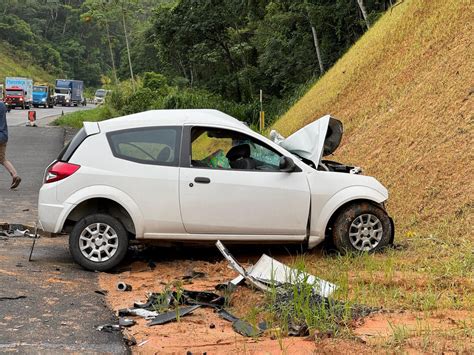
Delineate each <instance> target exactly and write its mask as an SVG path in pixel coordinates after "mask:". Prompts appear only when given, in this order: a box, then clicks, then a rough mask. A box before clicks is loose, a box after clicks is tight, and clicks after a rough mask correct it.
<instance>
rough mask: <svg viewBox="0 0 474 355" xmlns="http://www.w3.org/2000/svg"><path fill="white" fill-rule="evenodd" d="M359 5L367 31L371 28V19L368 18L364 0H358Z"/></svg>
mask: <svg viewBox="0 0 474 355" xmlns="http://www.w3.org/2000/svg"><path fill="white" fill-rule="evenodd" d="M357 4H359V8H360V12H362V17H363V18H364V21H365V25H366V26H367V29H369V28H370V23H369V18H368V16H367V10H366V9H365V5H364V0H357Z"/></svg>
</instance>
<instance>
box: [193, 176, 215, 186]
mask: <svg viewBox="0 0 474 355" xmlns="http://www.w3.org/2000/svg"><path fill="white" fill-rule="evenodd" d="M194 182H195V183H197V184H209V183H210V182H211V179H209V178H207V177H200V176H198V177H196V178H194Z"/></svg>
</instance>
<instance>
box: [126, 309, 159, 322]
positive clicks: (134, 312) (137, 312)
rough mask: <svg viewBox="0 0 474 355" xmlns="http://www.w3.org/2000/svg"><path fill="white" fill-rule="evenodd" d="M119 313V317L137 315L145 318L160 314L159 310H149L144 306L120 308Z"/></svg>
mask: <svg viewBox="0 0 474 355" xmlns="http://www.w3.org/2000/svg"><path fill="white" fill-rule="evenodd" d="M118 315H119V317H126V316H137V317H142V318H145V319H153V318H154V317H156V316H158V312H154V311H149V310H147V309H142V308H124V309H119V311H118Z"/></svg>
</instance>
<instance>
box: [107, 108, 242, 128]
mask: <svg viewBox="0 0 474 355" xmlns="http://www.w3.org/2000/svg"><path fill="white" fill-rule="evenodd" d="M185 124H186V125H193V124H195V125H210V126H218V127H227V128H237V129H244V130H250V128H249V127H247V126H246V125H245V124H244V123H243V122H242V121H239V120H238V119H236V118H234V117H232V116H229V115H227V114H225V113H224V112H221V111H218V110H207V109H187V110H150V111H144V112H140V113H135V114H133V115H128V116H122V117H117V118H112V119H109V120H105V121H101V122H99V127H100V130H101V131H105V132H108V131H116V130H122V129H128V128H138V127H151V126H182V125H185Z"/></svg>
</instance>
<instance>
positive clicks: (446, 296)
mask: <svg viewBox="0 0 474 355" xmlns="http://www.w3.org/2000/svg"><path fill="white" fill-rule="evenodd" d="M473 23H474V16H473V11H472V5H471V2H470V1H469V0H434V1H430V2H429V4H427V3H426V2H425V1H422V0H405V1H404V2H402V3H400V4H399V5H397V6H396V7H395V8H394V9H393V11H388V12H387V13H386V14H385V15H384V16H383V17H382V18H381V19H380V20H379V21H378V22H377V23H376V24H375V25H374V26H373V27H372V28H371V29H370V31H368V32H367V33H366V34H365V35H364V36H363V37H362V38H361V39H360V40H359V41H358V42H357V43H356V44H355V45H354V46H353V47H352V48H351V49H350V51H349V52H348V53H346V55H345V56H344V57H343V58H341V59H340V60H339V61H338V62H337V64H336V65H335V66H334V67H333V68H332V69H331V70H330V71H328V72H327V73H326V75H325V76H324V77H323V78H321V80H319V82H317V83H316V84H315V85H314V86H313V87H312V88H311V90H310V91H309V92H308V93H307V94H306V95H305V96H304V97H303V98H302V99H301V100H300V101H299V102H297V103H296V104H295V105H294V106H293V107H292V108H291V109H290V110H289V111H288V112H287V113H286V114H285V115H283V117H281V119H280V120H279V121H277V122H276V124H275V125H274V128H275V129H277V130H278V131H280V132H281V133H282V134H284V135H288V134H290V133H292V132H294V131H296V130H297V129H299V128H301V127H302V126H304V125H305V124H308V123H309V122H312V121H313V120H314V119H316V118H318V117H320V116H322V115H324V114H326V113H331V114H332V115H334V116H335V117H338V118H340V119H341V120H342V121H343V123H344V126H345V136H344V139H343V142H342V144H341V147H340V148H339V150H338V152H337V154H336V156H335V157H332V158H331V159H334V160H339V161H343V162H348V163H353V164H356V165H360V166H362V167H363V168H364V171H365V173H366V174H369V175H373V176H375V177H376V178H377V179H379V180H380V181H381V182H382V183H383V184H384V185H385V186H387V188H388V189H389V192H390V198H389V203H388V209H389V211H390V213H391V214H392V215H393V217H394V219H395V223H396V229H397V234H396V243H397V244H399V245H401V246H402V248H401V250H389V251H387V252H385V253H383V254H378V255H363V256H360V257H356V258H352V257H320V256H319V255H311V254H308V255H305V257H304V263H305V266H306V268H307V269H308V270H309V271H312V272H314V273H315V274H317V275H319V276H321V277H323V278H326V279H329V280H331V281H334V282H336V283H337V284H339V285H341V286H342V287H341V290H340V291H339V295H340V296H341V297H342V298H345V299H350V300H352V301H355V302H358V303H364V304H369V305H374V306H377V305H380V306H384V307H386V308H391V309H406V310H411V311H422V312H426V313H428V314H429V313H430V312H432V311H441V312H446V313H447V314H449V312H450V311H454V310H463V311H466V312H467V313H468V314H469V316H468V317H467V320H466V323H464V325H460V326H459V329H458V331H457V332H452V331H450V333H443V332H442V331H440V332H435V331H433V330H431V331H430V332H427V333H426V334H425V335H424V338H423V341H424V342H425V345H426V344H428V347H427V349H430V348H431V349H438V350H442V349H443V348H439V346H441V345H440V344H446V342H448V341H449V342H451V343H452V342H454V343H455V349H457V350H460V351H461V350H463V349H465V348H464V346H466V344H467V346H468V345H469V343H470V344H471V349H472V342H473V337H474V331H473V329H474V327H473V325H474V321H473V315H474V228H473V223H474V221H473V218H472V217H473V206H474V183H473V175H474V151H473V143H474V139H473V123H474V105H473V99H474V95H473V94H474V89H473V85H474V65H473V62H472V54H473V53H474V46H473V42H474V40H473V37H472V30H473V29H472V26H473ZM421 322H423V320H421ZM400 337H401V338H400ZM440 337H441V338H440ZM400 339H401V340H402V341H401V342H400ZM415 339H418V340H416V341H418V342H419V337H418V336H417V334H416V332H413V331H410V330H408V328H407V329H404V328H400V327H395V328H394V329H393V336H392V339H390V340H388V342H387V344H388V345H390V344H392V345H393V344H394V341H395V340H397V341H396V344H397V346H399V345H404V346H408V348H409V347H413V346H414V347H415V348H418V347H417V345H414V343H416V341H415ZM466 342H467V343H466ZM418 345H419V344H418ZM425 350H426V349H425Z"/></svg>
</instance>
